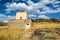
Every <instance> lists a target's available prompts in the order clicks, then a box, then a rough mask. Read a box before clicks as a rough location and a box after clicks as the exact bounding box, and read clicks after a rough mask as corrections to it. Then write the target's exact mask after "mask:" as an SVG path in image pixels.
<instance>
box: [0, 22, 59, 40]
mask: <svg viewBox="0 0 60 40" xmlns="http://www.w3.org/2000/svg"><path fill="white" fill-rule="evenodd" d="M33 26H34V27H33V28H32V29H28V30H24V29H23V28H12V29H11V28H8V26H3V27H0V40H38V38H37V37H36V36H34V37H33V38H32V39H29V37H30V36H31V35H32V34H33V31H34V30H35V29H39V28H40V29H43V28H60V23H46V22H44V23H33ZM54 32H56V31H53V33H52V34H54V36H57V37H60V36H58V35H56V33H54ZM26 35H27V37H25V36H26ZM58 40H60V39H58Z"/></svg>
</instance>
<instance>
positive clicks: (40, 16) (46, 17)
mask: <svg viewBox="0 0 60 40" xmlns="http://www.w3.org/2000/svg"><path fill="white" fill-rule="evenodd" d="M38 18H40V19H50V17H48V16H45V15H39V17H38Z"/></svg>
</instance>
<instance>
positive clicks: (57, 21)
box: [32, 18, 60, 23]
mask: <svg viewBox="0 0 60 40" xmlns="http://www.w3.org/2000/svg"><path fill="white" fill-rule="evenodd" d="M32 21H33V22H56V23H60V20H59V19H55V18H51V19H35V20H32Z"/></svg>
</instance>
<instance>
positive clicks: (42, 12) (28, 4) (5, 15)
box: [0, 0, 60, 22]
mask: <svg viewBox="0 0 60 40" xmlns="http://www.w3.org/2000/svg"><path fill="white" fill-rule="evenodd" d="M21 10H24V11H26V12H27V13H28V18H29V19H36V18H43V19H50V18H56V19H60V0H0V22H7V21H8V20H11V19H15V16H16V13H17V12H19V11H21Z"/></svg>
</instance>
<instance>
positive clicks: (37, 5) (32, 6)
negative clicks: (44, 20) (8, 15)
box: [5, 0, 60, 14]
mask: <svg viewBox="0 0 60 40" xmlns="http://www.w3.org/2000/svg"><path fill="white" fill-rule="evenodd" d="M27 3H28V4H29V6H27V5H26V4H25V3H10V4H9V5H6V7H7V9H6V10H5V11H7V12H8V11H9V12H10V11H12V10H17V9H19V10H25V11H27V12H29V13H30V12H31V13H38V14H46V13H55V12H60V8H57V10H52V9H50V8H49V7H47V6H46V5H45V4H48V3H52V4H53V5H54V3H56V0H42V1H41V2H38V3H33V2H32V1H31V0H28V1H27ZM54 7H55V5H54ZM39 8H43V9H44V10H45V11H42V12H40V11H39Z"/></svg>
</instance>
